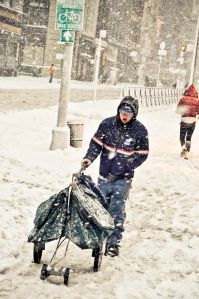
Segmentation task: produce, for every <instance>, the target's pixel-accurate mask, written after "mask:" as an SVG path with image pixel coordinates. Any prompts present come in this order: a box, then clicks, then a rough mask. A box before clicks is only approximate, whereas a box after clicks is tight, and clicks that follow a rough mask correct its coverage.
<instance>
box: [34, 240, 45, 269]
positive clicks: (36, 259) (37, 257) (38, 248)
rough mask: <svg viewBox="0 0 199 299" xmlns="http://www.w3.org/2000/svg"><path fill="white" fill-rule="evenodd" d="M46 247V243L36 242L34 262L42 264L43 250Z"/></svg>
mask: <svg viewBox="0 0 199 299" xmlns="http://www.w3.org/2000/svg"><path fill="white" fill-rule="evenodd" d="M44 249H45V246H44V244H43V243H42V244H40V243H34V248H33V260H34V263H36V264H40V262H41V257H42V250H44Z"/></svg>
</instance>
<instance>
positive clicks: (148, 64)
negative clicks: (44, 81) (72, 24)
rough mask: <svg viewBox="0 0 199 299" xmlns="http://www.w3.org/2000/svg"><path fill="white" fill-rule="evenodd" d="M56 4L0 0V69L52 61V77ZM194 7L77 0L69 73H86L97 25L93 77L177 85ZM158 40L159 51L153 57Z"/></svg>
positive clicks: (57, 47)
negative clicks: (81, 2) (80, 19)
mask: <svg viewBox="0 0 199 299" xmlns="http://www.w3.org/2000/svg"><path fill="white" fill-rule="evenodd" d="M56 5H57V0H0V16H1V21H0V32H1V35H0V74H1V75H4V74H5V75H16V74H17V72H19V73H23V74H31V75H35V76H48V75H49V66H50V65H51V64H52V63H53V64H54V66H55V70H56V71H55V76H56V77H58V78H59V77H60V66H61V60H60V57H61V54H62V53H63V49H64V45H63V44H62V43H61V42H60V32H59V30H58V29H57V28H56V26H55V22H56ZM198 11H199V0H187V1H183V0H168V1H163V0H85V7H84V25H83V30H82V31H77V32H76V33H75V41H74V47H73V64H72V79H76V80H85V81H92V80H93V79H94V74H95V69H96V61H97V53H98V47H99V41H100V32H101V30H103V31H106V37H105V38H102V39H101V49H100V64H99V65H100V67H99V82H100V83H105V82H106V83H111V84H116V83H117V82H118V81H120V82H128V83H136V84H140V85H143V84H145V85H149V86H156V84H157V77H159V79H160V84H161V85H166V86H171V85H172V84H174V83H176V82H177V81H178V82H182V84H185V83H186V82H187V81H188V78H189V76H190V65H191V61H192V57H193V44H194V38H195V30H196V23H197V17H198ZM162 42H164V44H165V53H166V54H165V55H164V56H162V57H160V55H159V53H160V51H159V50H160V44H161V43H162ZM182 47H184V49H185V50H183V51H182V49H183V48H182ZM197 50H198V46H197ZM198 57H199V55H198V56H197V59H196V65H198V64H199V62H198V59H199V58H198ZM160 58H161V61H160ZM195 76H196V77H197V78H198V77H199V74H198V71H197V67H196V71H195Z"/></svg>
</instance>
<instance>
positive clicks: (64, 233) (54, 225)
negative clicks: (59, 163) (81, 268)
mask: <svg viewBox="0 0 199 299" xmlns="http://www.w3.org/2000/svg"><path fill="white" fill-rule="evenodd" d="M69 193H70V196H69ZM68 196H69V202H68ZM68 207H69V208H68ZM106 208H107V202H106V200H105V198H104V196H103V194H102V193H101V191H100V190H99V188H98V187H97V186H96V185H95V184H94V183H93V181H92V179H91V178H90V177H89V176H86V175H81V176H80V177H79V178H78V179H76V180H75V182H73V186H72V190H71V192H70V187H68V188H65V189H63V190H61V191H60V192H59V193H58V194H54V195H53V196H51V197H50V198H49V199H48V200H46V201H44V202H42V203H41V204H40V205H39V206H38V208H37V211H36V215H35V219H34V228H33V229H32V231H31V233H30V235H29V237H28V242H33V243H38V242H45V243H46V242H50V241H52V240H55V239H58V238H60V237H66V238H68V239H70V240H71V241H72V242H73V243H74V244H76V245H77V246H79V247H80V248H82V249H88V248H96V247H98V245H99V244H100V243H101V242H102V241H103V240H104V239H105V238H107V237H108V236H109V235H110V234H111V233H112V232H113V230H114V228H115V225H114V220H113V218H112V217H111V215H110V214H109V213H108V212H107V210H106Z"/></svg>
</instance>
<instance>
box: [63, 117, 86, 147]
mask: <svg viewBox="0 0 199 299" xmlns="http://www.w3.org/2000/svg"><path fill="white" fill-rule="evenodd" d="M67 125H68V126H69V128H70V146H73V147H82V144H83V133H84V122H83V121H81V120H70V121H68V122H67Z"/></svg>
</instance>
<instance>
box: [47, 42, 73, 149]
mask: <svg viewBox="0 0 199 299" xmlns="http://www.w3.org/2000/svg"><path fill="white" fill-rule="evenodd" d="M72 55H73V43H66V44H65V47H64V54H63V63H62V68H61V87H60V97H59V107H58V117H57V127H56V128H54V129H53V131H52V142H51V146H50V150H56V149H65V148H66V147H68V146H69V144H70V130H69V127H68V126H67V112H68V99H69V85H70V78H71V69H72Z"/></svg>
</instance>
